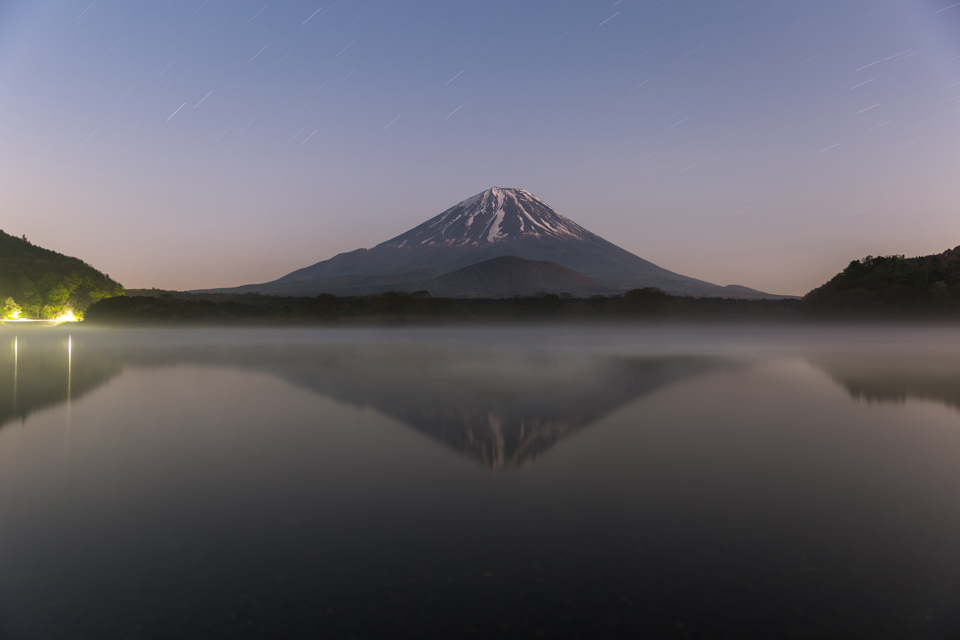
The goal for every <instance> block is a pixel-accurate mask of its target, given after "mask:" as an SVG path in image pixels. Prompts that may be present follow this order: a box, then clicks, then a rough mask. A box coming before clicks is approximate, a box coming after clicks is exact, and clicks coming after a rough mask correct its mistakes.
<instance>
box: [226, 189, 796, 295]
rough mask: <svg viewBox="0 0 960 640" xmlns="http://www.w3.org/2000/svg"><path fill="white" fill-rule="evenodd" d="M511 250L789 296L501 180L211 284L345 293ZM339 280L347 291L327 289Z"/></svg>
mask: <svg viewBox="0 0 960 640" xmlns="http://www.w3.org/2000/svg"><path fill="white" fill-rule="evenodd" d="M503 256H515V257H517V258H522V259H524V260H534V261H541V262H553V263H556V264H559V265H562V266H564V267H567V268H568V269H573V270H574V271H576V272H578V273H580V274H582V275H584V276H586V277H588V278H592V279H593V280H596V281H597V282H599V283H600V284H601V285H603V286H605V287H609V288H611V289H619V290H627V289H634V288H639V287H659V288H661V289H663V290H664V291H667V292H670V293H679V294H686V295H694V296H723V297H734V298H762V297H770V298H777V297H781V296H772V295H769V294H765V293H763V292H760V291H756V290H754V289H749V288H747V287H739V286H731V287H721V286H718V285H714V284H710V283H709V282H704V281H702V280H696V279H694V278H689V277H687V276H683V275H680V274H677V273H673V272H672V271H667V270H666V269H663V268H661V267H658V266H657V265H655V264H653V263H652V262H648V261H646V260H644V259H643V258H640V257H638V256H635V255H634V254H632V253H630V252H629V251H626V250H624V249H621V248H620V247H618V246H616V245H615V244H613V243H611V242H608V241H606V240H604V239H603V238H601V237H600V236H598V235H596V234H594V233H591V232H590V231H587V230H586V229H584V228H583V227H581V226H580V225H578V224H577V223H575V222H573V221H572V220H570V219H569V218H566V217H564V216H563V215H561V214H560V213H558V212H557V211H556V210H554V209H553V208H552V207H550V206H548V205H547V204H545V203H544V202H543V201H542V200H540V199H539V198H537V197H535V196H533V195H532V194H530V193H529V192H528V191H525V190H523V189H501V188H497V187H494V188H492V189H488V190H487V191H484V192H483V193H479V194H477V195H475V196H473V197H472V198H468V199H467V200H464V201H463V202H461V203H459V204H457V205H455V206H453V207H451V208H449V209H447V210H446V211H444V212H443V213H441V214H440V215H438V216H436V217H434V218H431V219H430V220H427V221H426V222H424V223H423V224H421V225H420V226H418V227H415V228H413V229H411V230H410V231H407V232H406V233H403V234H401V235H399V236H397V237H396V238H393V239H391V240H387V241H386V242H384V243H381V244H379V245H377V246H375V247H373V248H372V249H357V250H355V251H350V252H347V253H341V254H339V255H336V256H334V257H333V258H330V259H329V260H324V261H323V262H318V263H316V264H314V265H312V266H309V267H306V268H303V269H299V270H297V271H294V272H293V273H290V274H288V275H286V276H283V277H282V278H280V279H278V280H274V281H273V282H267V283H264V284H259V285H245V286H243V287H235V288H232V289H211V290H207V291H218V292H226V291H233V292H245V291H258V292H260V293H284V294H287V295H294V294H296V293H300V294H302V295H308V294H315V293H321V292H326V293H340V294H341V295H342V294H343V293H345V292H346V291H345V289H344V288H343V287H346V288H349V287H351V286H356V287H357V291H356V292H357V293H359V292H360V290H361V289H362V288H363V282H362V279H363V278H365V277H368V276H371V275H376V276H378V277H384V276H392V277H396V278H397V279H398V280H399V281H400V282H402V281H404V278H406V277H407V274H410V273H412V272H415V271H418V270H431V271H434V272H437V273H438V274H446V273H450V272H452V271H456V270H457V269H461V268H463V267H467V266H470V265H473V264H477V263H480V262H484V261H486V260H491V259H493V258H500V257H503ZM333 279H336V280H333ZM411 279H413V278H411ZM418 279H419V278H418ZM331 285H336V286H337V287H339V291H333V290H326V289H325V288H324V287H329V286H331Z"/></svg>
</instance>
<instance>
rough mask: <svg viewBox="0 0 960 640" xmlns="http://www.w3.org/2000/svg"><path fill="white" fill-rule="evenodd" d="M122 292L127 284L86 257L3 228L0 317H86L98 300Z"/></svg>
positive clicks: (0, 248)
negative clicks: (120, 281) (87, 261)
mask: <svg viewBox="0 0 960 640" xmlns="http://www.w3.org/2000/svg"><path fill="white" fill-rule="evenodd" d="M118 295H123V286H122V285H121V284H120V283H119V282H116V281H114V280H112V279H111V278H110V276H107V275H104V274H103V273H101V272H99V271H97V270H96V269H94V268H93V267H91V266H90V265H88V264H87V263H86V262H84V261H83V260H80V259H79V258H71V257H69V256H65V255H63V254H61V253H57V252H56V251H50V250H49V249H44V248H42V247H38V246H36V245H35V244H32V243H31V242H30V241H28V240H27V239H26V238H25V237H24V238H17V237H15V236H11V235H9V234H6V233H4V232H3V231H0V320H3V319H10V318H16V317H23V318H44V319H46V318H56V317H58V316H60V315H62V314H64V313H67V312H73V313H74V314H75V315H76V316H77V317H82V316H83V312H84V311H86V309H87V307H89V306H90V305H91V304H93V303H94V302H96V301H97V300H101V299H103V298H109V297H111V296H118Z"/></svg>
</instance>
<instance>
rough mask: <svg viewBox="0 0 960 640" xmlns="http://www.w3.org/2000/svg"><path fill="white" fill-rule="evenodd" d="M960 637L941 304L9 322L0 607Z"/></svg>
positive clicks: (216, 629) (185, 620) (368, 627)
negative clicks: (330, 322) (296, 323)
mask: <svg viewBox="0 0 960 640" xmlns="http://www.w3.org/2000/svg"><path fill="white" fill-rule="evenodd" d="M407 637H411V638H413V637H422V638H459V637H464V638H472V637H480V638H483V637H487V638H495V637H517V638H521V637H522V638H529V637H543V638H553V637H582V638H598V637H610V638H636V637H651V638H660V637H668V638H674V637H676V638H759V637H769V638H952V639H956V638H958V637H960V330H957V329H950V328H916V327H915V328H895V327H894V328H875V327H874V328H863V327H844V328H833V329H825V328H819V329H817V328H809V327H808V328H783V327H781V328H753V327H726V328H723V327H716V328H705V327H673V328H664V327H660V328H658V327H646V328H630V329H626V328H609V329H601V328H534V327H524V328H517V329H510V328H487V329H469V328H456V329H442V330H438V329H432V330H428V329H395V330H352V331H350V330H342V331H340V330H337V331H331V330H155V331H147V330H144V331H133V330H129V331H105V330H89V329H87V330H83V329H80V328H72V329H66V328H58V329H35V330H18V329H15V328H11V327H0V638H3V639H4V640H7V639H18V640H19V639H21V638H28V639H33V638H43V639H46V638H407Z"/></svg>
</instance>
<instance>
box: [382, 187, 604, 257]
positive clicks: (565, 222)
mask: <svg viewBox="0 0 960 640" xmlns="http://www.w3.org/2000/svg"><path fill="white" fill-rule="evenodd" d="M592 236H593V234H591V233H590V232H589V231H587V230H586V229H584V228H583V227H581V226H580V225H578V224H577V223H575V222H573V221H572V220H570V219H568V218H566V217H564V216H562V215H561V214H559V213H558V212H557V211H556V210H554V209H553V208H552V207H550V206H549V205H547V204H545V203H544V202H543V201H542V200H540V199H539V198H537V197H536V196H534V195H533V194H531V193H530V192H529V191H526V190H525V189H503V188H500V187H493V188H492V189H487V190H486V191H484V192H483V193H478V194H477V195H475V196H473V197H472V198H467V199H466V200H464V201H463V202H461V203H459V204H457V205H454V206H453V207H450V208H449V209H447V210H446V211H444V212H443V213H441V214H440V215H438V216H436V217H434V218H431V219H430V220H427V221H426V222H424V223H423V224H421V225H420V226H418V227H415V228H413V229H411V230H410V231H408V232H406V233H404V234H402V235H400V236H397V237H396V238H393V239H392V240H388V241H387V242H384V243H383V244H382V245H380V246H390V247H397V248H402V247H410V248H412V247H417V246H445V247H458V246H481V245H485V244H490V243H500V242H504V241H507V240H512V239H517V238H564V239H571V240H573V239H581V240H585V239H588V238H590V237H592Z"/></svg>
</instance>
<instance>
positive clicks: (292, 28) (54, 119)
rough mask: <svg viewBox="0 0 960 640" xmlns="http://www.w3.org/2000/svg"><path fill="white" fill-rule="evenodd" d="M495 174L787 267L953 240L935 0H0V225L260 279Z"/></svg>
mask: <svg viewBox="0 0 960 640" xmlns="http://www.w3.org/2000/svg"><path fill="white" fill-rule="evenodd" d="M491 186H502V187H523V188H526V189H527V190H529V191H531V192H532V193H533V194H535V195H536V196H538V197H540V198H541V199H542V200H544V201H545V202H546V203H547V204H549V205H551V206H553V207H554V208H556V209H557V210H559V211H560V212H561V213H563V214H564V215H566V216H568V217H570V218H572V219H573V220H575V221H576V222H578V223H580V224H581V225H583V226H585V227H586V228H588V229H590V230H591V231H593V232H594V233H597V234H599V235H600V236H602V237H604V238H606V239H608V240H610V241H612V242H614V243H616V244H618V245H620V246H622V247H623V248H625V249H627V250H629V251H632V252H634V253H636V254H637V255H640V256H641V257H643V258H646V259H648V260H650V261H652V262H654V263H656V264H658V265H660V266H662V267H665V268H667V269H671V270H673V271H676V272H679V273H682V274H684V275H689V276H693V277H696V278H701V279H704V280H708V281H711V282H715V283H717V284H721V285H726V284H732V283H736V284H742V285H746V286H750V287H755V288H758V289H762V290H765V291H770V292H775V293H784V294H803V293H805V292H806V291H808V290H809V289H811V288H813V287H814V286H817V285H819V284H821V283H822V282H823V281H825V280H826V279H828V278H829V277H830V276H832V275H833V274H834V273H836V272H837V271H839V270H840V269H842V268H843V267H844V266H845V265H846V264H847V263H848V262H849V261H850V260H852V259H855V258H859V257H863V256H864V255H867V254H874V255H876V254H891V253H904V254H908V255H919V254H929V253H934V252H940V251H943V250H945V249H947V248H950V247H954V246H956V245H960V206H958V205H960V5H958V4H954V0H895V1H885V0H779V1H778V0H673V1H669V0H651V1H646V0H620V1H619V2H617V1H616V0H603V1H593V0H510V1H505V0H443V1H439V0H416V1H413V0H329V1H328V0H288V1H286V2H280V1H275V0H269V1H268V0H96V2H93V1H92V0H77V1H74V0H13V1H12V2H11V1H10V0H3V1H0V229H3V230H5V231H7V232H8V233H11V234H15V235H23V234H26V235H27V236H28V237H29V238H30V240H31V241H33V242H35V243H36V244H39V245H41V246H44V247H47V248H51V249H55V250H57V251H60V252H63V253H66V254H69V255H76V256H78V257H81V258H83V259H85V260H86V261H88V262H90V263H91V264H93V265H94V266H96V267H97V268H99V269H101V270H103V271H106V272H107V273H109V274H110V275H111V276H113V277H114V278H117V279H118V280H120V282H122V283H123V284H124V285H126V286H127V287H153V286H155V287H160V288H167V289H190V288H200V287H215V286H230V285H240V284H245V283H251V282H264V281H268V280H272V279H275V278H277V277H280V276H282V275H284V274H286V273H288V272H289V271H292V270H294V269H297V268H300V267H303V266H306V265H309V264H312V263H314V262H317V261H319V260H323V259H326V258H329V257H331V256H333V255H334V254H336V253H338V252H341V251H349V250H352V249H355V248H358V247H371V246H373V245H375V244H378V243H380V242H382V241H384V240H387V239H389V238H391V237H393V236H395V235H397V234H399V233H402V232H403V231H406V230H407V229H409V228H411V227H413V226H415V225H417V224H419V223H421V222H423V221H425V220H426V219H428V218H430V217H432V216H434V215H436V214H438V213H440V212H441V211H443V210H444V209H446V208H448V207H450V206H452V205H454V204H456V203H457V202H459V201H460V200H463V199H465V198H467V197H469V196H472V195H474V194H476V193H478V192H480V191H482V190H484V189H487V188H489V187H491Z"/></svg>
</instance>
